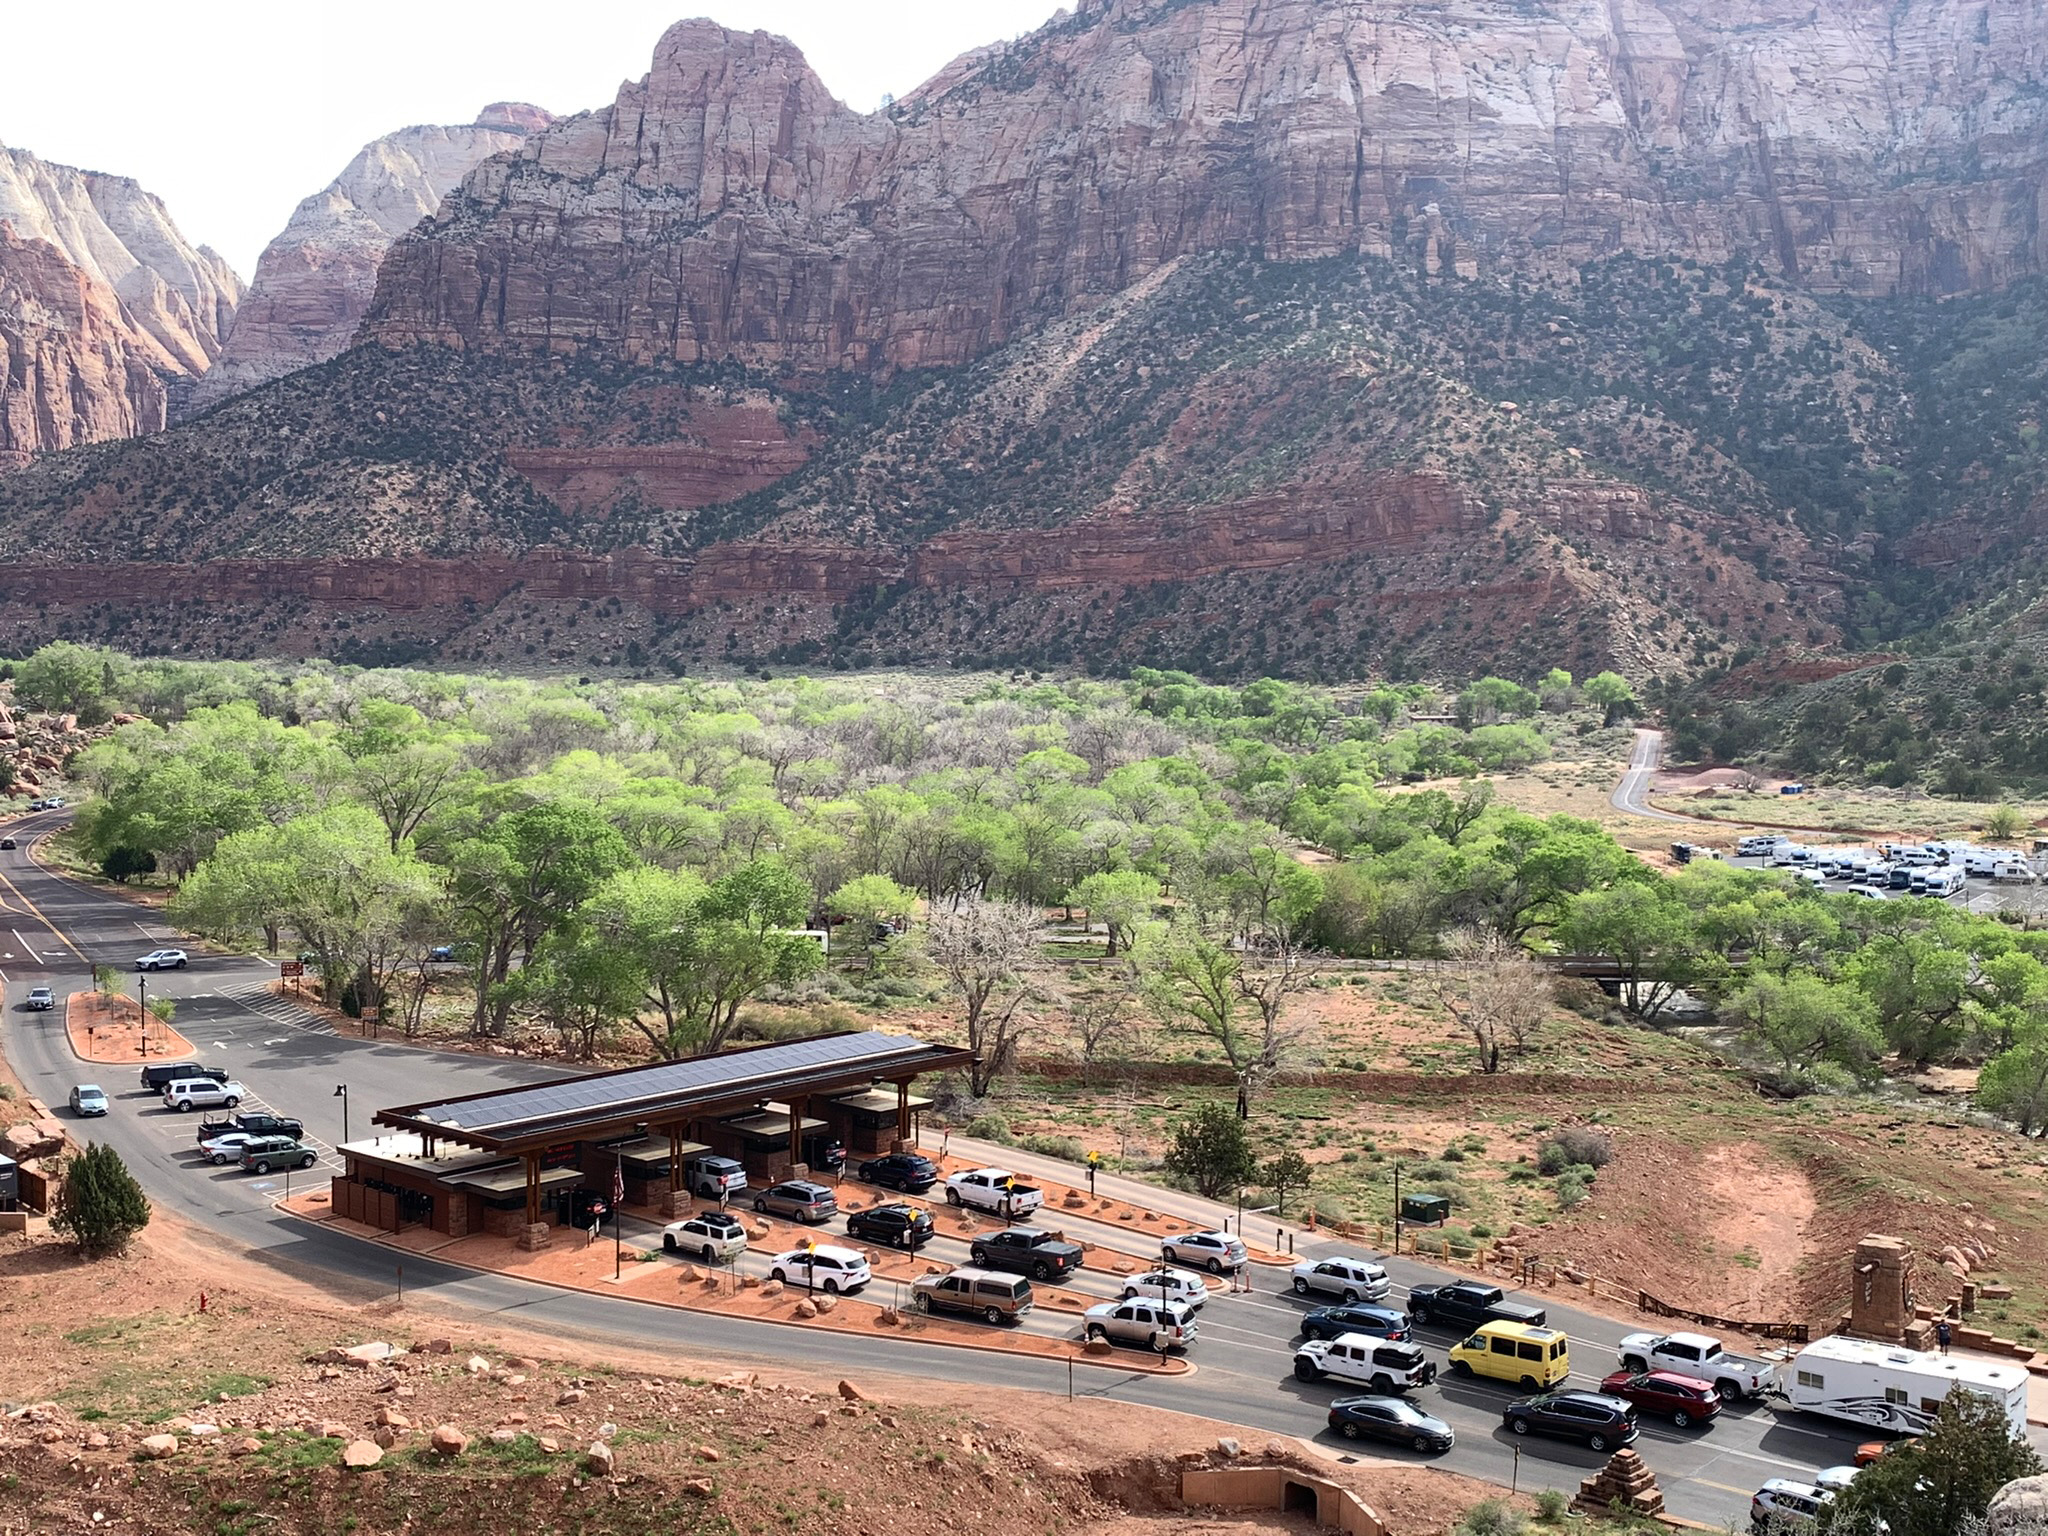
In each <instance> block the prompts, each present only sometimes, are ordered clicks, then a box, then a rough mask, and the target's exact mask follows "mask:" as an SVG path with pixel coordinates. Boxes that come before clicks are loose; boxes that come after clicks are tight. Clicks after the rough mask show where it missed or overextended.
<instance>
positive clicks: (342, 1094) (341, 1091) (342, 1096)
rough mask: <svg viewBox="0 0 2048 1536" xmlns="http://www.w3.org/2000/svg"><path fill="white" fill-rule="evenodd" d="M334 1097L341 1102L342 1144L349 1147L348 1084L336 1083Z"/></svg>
mask: <svg viewBox="0 0 2048 1536" xmlns="http://www.w3.org/2000/svg"><path fill="white" fill-rule="evenodd" d="M334 1096H335V1097H336V1098H337V1099H339V1100H341V1144H342V1145H343V1146H347V1145H348V1084H347V1083H336V1084H335V1085H334Z"/></svg>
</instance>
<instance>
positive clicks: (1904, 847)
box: [1672, 834, 2038, 899]
mask: <svg viewBox="0 0 2048 1536" xmlns="http://www.w3.org/2000/svg"><path fill="white" fill-rule="evenodd" d="M1681 846H1684V845H1680V844H1673V846H1672V851H1673V854H1674V856H1677V854H1678V849H1679V847H1681ZM1735 852H1736V856H1737V857H1738V858H1745V859H1757V860H1759V861H1761V862H1762V863H1764V864H1765V865H1767V866H1769V867H1770V868H1772V869H1789V870H1791V871H1792V872H1793V873H1794V874H1795V875H1796V876H1797V877H1798V878H1799V879H1802V880H1805V881H1807V882H1808V883H1809V884H1812V885H1816V886H1825V885H1826V884H1827V883H1828V882H1829V881H1831V880H1834V881H1845V882H1847V886H1846V888H1847V890H1848V891H1849V893H1850V894H1851V895H1860V896H1868V897H1874V898H1883V897H1885V896H1888V895H1897V894H1905V895H1910V896H1929V897H1934V898H1937V899H1946V898H1948V897H1951V896H1956V895H1960V894H1961V893H1962V892H1963V890H1964V889H1965V887H1966V885H1967V883H1968V882H1969V881H1970V880H1977V879H1981V880H1992V881H1996V882H1998V883H1999V884H2003V885H2031V884H2033V883H2034V882H2035V881H2036V879H2037V878H2038V876H2037V875H2036V874H2035V872H2034V869H2033V866H2032V865H2031V864H2030V863H2029V862H2028V860H2027V856H2026V855H2025V854H2023V853H2021V852H2020V851H2019V850H2018V849H2016V848H1979V847H1978V846H1976V845H1975V844H1974V843H1968V842H1958V841H1943V842H1930V843H1881V844H1879V845H1878V846H1877V847H1876V848H1875V849H1871V848H1810V847H1807V846H1806V845H1805V844H1802V843H1796V842H1794V841H1792V839H1790V838H1789V837H1786V836H1784V835H1783V834H1769V835H1756V836H1751V837H1745V838H1743V839H1741V840H1740V841H1739V842H1738V843H1737V844H1736V845H1735ZM1697 854H1698V850H1697V849H1692V850H1690V853H1689V856H1697ZM1681 862H1683V858H1681Z"/></svg>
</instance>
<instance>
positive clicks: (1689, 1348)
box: [1620, 1333, 1776, 1403]
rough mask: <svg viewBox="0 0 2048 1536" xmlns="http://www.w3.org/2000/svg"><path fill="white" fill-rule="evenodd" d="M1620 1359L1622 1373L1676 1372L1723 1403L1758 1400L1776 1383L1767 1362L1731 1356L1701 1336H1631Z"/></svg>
mask: <svg viewBox="0 0 2048 1536" xmlns="http://www.w3.org/2000/svg"><path fill="white" fill-rule="evenodd" d="M1620 1355H1621V1364H1622V1368H1623V1369H1624V1370H1630V1371H1676V1372H1677V1373H1678V1374H1679V1375H1681V1376H1690V1377H1692V1378H1693V1379H1694V1380H1696V1381H1707V1382H1712V1383H1713V1385H1714V1388H1715V1390H1716V1391H1718V1392H1719V1393H1720V1394H1721V1397H1722V1400H1723V1401H1724V1402H1731V1403H1732V1402H1739V1401H1741V1400H1742V1399H1743V1398H1745V1397H1761V1396H1762V1395H1763V1394H1764V1393H1765V1392H1766V1391H1768V1390H1770V1388H1771V1386H1772V1384H1773V1382H1774V1381H1775V1379H1776V1378H1775V1375H1774V1373H1773V1372H1772V1369H1771V1366H1770V1363H1769V1362H1768V1361H1764V1360H1752V1359H1750V1358H1748V1357H1747V1356H1745V1355H1731V1354H1729V1353H1728V1351H1726V1350H1725V1349H1723V1348H1722V1347H1721V1341H1720V1340H1719V1339H1715V1338H1709V1337H1708V1336H1707V1335H1706V1334H1704V1333H1632V1334H1630V1335H1628V1337H1627V1338H1625V1339H1623V1340H1622V1341H1621V1350H1620Z"/></svg>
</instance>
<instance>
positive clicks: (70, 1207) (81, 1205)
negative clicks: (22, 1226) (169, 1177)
mask: <svg viewBox="0 0 2048 1536" xmlns="http://www.w3.org/2000/svg"><path fill="white" fill-rule="evenodd" d="M148 1225H149V1201H148V1199H147V1198H145V1197H144V1195H143V1193H142V1186H141V1185H140V1184H138V1183H136V1182H135V1175H133V1174H132V1173H130V1172H129V1171H128V1165H127V1164H126V1163H124V1162H122V1161H121V1154H120V1153H118V1152H116V1151H115V1150H114V1149H113V1148H112V1147H110V1146H108V1145H107V1144H106V1143H105V1142H98V1141H96V1142H91V1143H88V1144H87V1146H86V1149H85V1150H84V1151H83V1152H80V1153H78V1154H77V1155H76V1156H74V1157H71V1158H67V1159H66V1160H65V1163H64V1170H63V1182H62V1183H61V1184H59V1185H58V1187H57V1208H56V1209H55V1210H54V1211H52V1212H51V1213H50V1227H51V1230H53V1231H55V1232H58V1233H60V1234H61V1235H63V1236H65V1237H69V1238H71V1239H72V1240H73V1241H74V1242H76V1243H77V1244H78V1246H79V1248H80V1249H81V1250H83V1251H84V1253H85V1254H86V1255H87V1256H88V1257H91V1258H98V1257H100V1256H101V1255H102V1254H109V1253H119V1252H120V1251H121V1250H122V1249H124V1248H126V1247H127V1246H128V1240H129V1239H130V1238H131V1237H133V1236H134V1235H135V1234H136V1233H137V1232H140V1231H141V1230H142V1229H143V1228H144V1227H146V1226H148Z"/></svg>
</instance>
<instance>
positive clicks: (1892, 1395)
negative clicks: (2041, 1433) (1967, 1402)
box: [1779, 1336, 2027, 1436]
mask: <svg viewBox="0 0 2048 1536" xmlns="http://www.w3.org/2000/svg"><path fill="white" fill-rule="evenodd" d="M1779 1386H1780V1390H1782V1391H1783V1393H1784V1394H1785V1397H1786V1399H1787V1400H1788V1401H1789V1402H1790V1403H1791V1405H1792V1406H1793V1407H1794V1408H1801V1409H1804V1410H1805V1411H1806V1412H1808V1413H1817V1414H1820V1415H1821V1416H1822V1417H1824V1418H1830V1419H1846V1420H1848V1421H1849V1422H1850V1423H1852V1424H1869V1425H1872V1426H1874V1427H1876V1428H1878V1429H1886V1430H1891V1431H1892V1432H1894V1433H1896V1434H1902V1435H1910V1434H1919V1433H1920V1432H1922V1431H1923V1430H1925V1429H1926V1428H1927V1427H1928V1425H1929V1424H1931V1423H1932V1422H1933V1421H1934V1415H1935V1413H1936V1411H1937V1410H1939V1409H1940V1407H1941V1400H1942V1399H1943V1398H1944V1397H1947V1396H1948V1394H1949V1391H1950V1389H1951V1388H1953V1387H1956V1386H1962V1387H1965V1388H1967V1389H1969V1390H1970V1391H1972V1392H1974V1393H1976V1394H1977V1395H1978V1396H1980V1397H1984V1398H1988V1399H1989V1400H1990V1401H1992V1402H1994V1403H1997V1404H1998V1405H1999V1406H2000V1407H2001V1408H2003V1409H2004V1411H2005V1416H2006V1421H2007V1422H2008V1423H2009V1424H2011V1426H2012V1432H2013V1433H2014V1434H2015V1435H2020V1436H2024V1435H2025V1434H2026V1432H2027V1372H2026V1368H2025V1367H2024V1366H2022V1365H2020V1364H2019V1362H2018V1361H2014V1362H2013V1363H2012V1364H2010V1365H2006V1364H2001V1363H1994V1362H1992V1361H1988V1360H1980V1359H1975V1358H1968V1357H1965V1356H1962V1355H1937V1354H1931V1353H1927V1352H1924V1351H1921V1350H1914V1349H1906V1348H1904V1347H1902V1346H1900V1345H1897V1344H1879V1343H1875V1342H1873V1341H1871V1340H1868V1339H1846V1338H1842V1337H1840V1336H1835V1337H1832V1338H1825V1339H1819V1340H1817V1341H1815V1342H1814V1343H1812V1344H1809V1345H1807V1346H1806V1347H1805V1348H1804V1349H1802V1350H1800V1351H1799V1353H1798V1354H1797V1355H1794V1356H1793V1357H1792V1358H1791V1359H1790V1360H1788V1361H1786V1362H1785V1364H1784V1365H1783V1366H1782V1367H1781V1368H1780V1378H1779Z"/></svg>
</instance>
